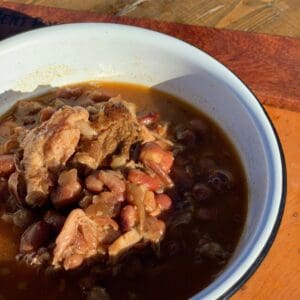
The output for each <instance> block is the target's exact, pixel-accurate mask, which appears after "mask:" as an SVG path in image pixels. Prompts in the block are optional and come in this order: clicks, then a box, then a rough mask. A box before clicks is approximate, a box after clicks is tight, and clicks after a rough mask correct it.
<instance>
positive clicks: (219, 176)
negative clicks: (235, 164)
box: [208, 169, 233, 192]
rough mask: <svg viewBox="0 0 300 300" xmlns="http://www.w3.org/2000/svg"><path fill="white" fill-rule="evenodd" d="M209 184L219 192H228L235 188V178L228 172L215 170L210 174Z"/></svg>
mask: <svg viewBox="0 0 300 300" xmlns="http://www.w3.org/2000/svg"><path fill="white" fill-rule="evenodd" d="M208 183H209V185H210V186H211V187H212V188H213V189H215V190H217V191H219V192H221V191H227V190H230V189H231V188H232V187H233V176H232V174H231V172H229V171H227V170H221V169H217V170H213V171H211V172H210V174H209V177H208Z"/></svg>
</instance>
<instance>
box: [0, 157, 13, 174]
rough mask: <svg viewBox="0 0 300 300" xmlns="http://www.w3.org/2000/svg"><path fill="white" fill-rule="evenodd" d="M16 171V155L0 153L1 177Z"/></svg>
mask: <svg viewBox="0 0 300 300" xmlns="http://www.w3.org/2000/svg"><path fill="white" fill-rule="evenodd" d="M14 171H15V156H14V155H13V154H4V155H0V177H6V176H9V175H10V174H11V173H13V172H14Z"/></svg>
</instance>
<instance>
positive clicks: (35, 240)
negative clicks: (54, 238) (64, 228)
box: [20, 221, 51, 253]
mask: <svg viewBox="0 0 300 300" xmlns="http://www.w3.org/2000/svg"><path fill="white" fill-rule="evenodd" d="M50 237H51V227H50V225H49V224H47V223H46V222H45V221H38V222H36V223H34V224H32V225H31V226H29V227H28V228H27V229H26V230H25V231H24V233H23V234H22V236H21V243H20V252H21V253H28V252H33V251H37V250H38V249H39V248H40V247H42V246H45V245H46V244H47V243H48V242H49V240H50Z"/></svg>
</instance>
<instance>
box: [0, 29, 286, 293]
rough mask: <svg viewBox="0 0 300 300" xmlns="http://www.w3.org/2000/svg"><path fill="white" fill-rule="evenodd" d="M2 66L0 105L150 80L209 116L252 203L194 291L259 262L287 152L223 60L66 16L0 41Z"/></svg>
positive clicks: (239, 275) (226, 288) (234, 280)
mask: <svg viewBox="0 0 300 300" xmlns="http://www.w3.org/2000/svg"><path fill="white" fill-rule="evenodd" d="M245 67H247V66H245ZM0 70H1V79H0V94H1V95H0V97H1V98H0V112H1V113H3V112H4V111H5V110H6V109H7V108H9V107H10V106H11V105H12V103H13V102H14V101H15V100H16V99H18V98H20V97H21V98H26V97H29V96H30V95H32V91H34V90H35V91H34V92H35V93H40V92H43V91H45V90H46V89H48V88H49V87H53V86H60V85H64V84H69V83H75V82H80V81H87V80H106V81H123V82H133V83H140V84H144V85H147V86H151V87H155V88H157V89H160V90H163V91H166V92H169V93H171V94H174V95H176V96H178V97H180V98H183V99H185V101H187V102H190V103H192V104H193V105H194V106H196V107H199V109H201V110H202V111H204V112H205V113H206V114H207V115H209V116H211V117H212V118H213V119H214V120H216V122H217V123H218V124H219V125H220V126H221V127H222V128H223V129H224V130H225V132H226V133H227V134H228V135H229V136H230V138H231V140H232V141H233V143H234V144H235V146H236V147H237V149H238V152H239V153H240V156H241V158H242V161H243V164H244V167H245V170H246V172H247V180H248V185H249V208H248V216H247V221H246V226H245V230H244V232H243V235H242V237H241V240H240V242H239V244H238V247H237V249H236V251H235V254H234V256H233V258H232V259H231V260H230V263H229V264H228V265H227V267H226V268H225V269H224V271H223V272H222V273H221V274H220V275H219V276H218V277H217V278H216V279H215V281H214V282H213V283H211V284H210V285H209V286H208V287H207V288H205V289H204V290H202V291H201V292H199V293H198V294H197V295H195V296H194V297H193V299H216V298H226V297H228V296H230V295H231V294H232V293H233V292H234V291H235V290H237V289H238V288H239V287H240V286H241V284H242V283H243V282H244V281H245V280H246V279H247V278H248V277H249V276H250V275H251V274H252V273H253V271H254V270H255V269H256V268H257V266H258V265H259V263H260V262H261V260H262V259H263V257H264V256H265V255H266V252H267V251H268V249H269V247H270V245H271V243H272V241H273V239H274V236H275V234H276V231H277V229H278V226H279V223H280V219H281V215H282V211H283V206H284V199H285V187H286V182H285V180H286V179H285V178H286V175H285V166H284V159H283V155H282V151H281V147H280V144H279V142H278V138H277V137H276V133H275V131H274V129H273V127H272V124H271V123H270V120H269V119H268V117H267V115H266V113H265V111H264V110H263V108H262V106H261V105H260V104H259V102H258V101H257V99H256V98H255V96H254V95H253V94H252V93H251V92H250V91H249V89H248V88H247V87H246V86H245V85H244V84H243V83H242V82H241V81H240V80H239V79H238V78H237V77H236V76H235V75H234V74H233V73H231V72H230V71H229V70H228V69H227V68H226V67H224V66H223V65H222V64H220V63H219V62H217V61H216V60H214V59H213V58H212V57H210V56H209V55H207V54H206V53H204V52H202V51H200V50H198V49H196V48H194V47H192V46H190V45H188V44H186V43H184V42H182V41H180V40H177V39H175V38H172V37H169V36H166V35H163V34H160V33H156V32H153V31H149V30H145V29H140V28H135V27H130V26H124V25H113V24H70V25H61V26H53V27H48V28H45V29H39V30H35V31H31V32H27V33H24V34H20V35H18V36H15V37H13V38H10V39H7V40H4V41H2V42H0ZM37 87H39V88H38V89H36V88H37Z"/></svg>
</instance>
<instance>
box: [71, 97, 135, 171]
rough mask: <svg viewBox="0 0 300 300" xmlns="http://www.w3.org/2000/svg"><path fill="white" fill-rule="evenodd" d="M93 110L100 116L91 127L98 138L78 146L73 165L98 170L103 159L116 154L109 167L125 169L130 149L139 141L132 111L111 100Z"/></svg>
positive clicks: (121, 101)
mask: <svg viewBox="0 0 300 300" xmlns="http://www.w3.org/2000/svg"><path fill="white" fill-rule="evenodd" d="M96 107H97V109H98V110H99V113H98V115H97V117H96V118H95V120H94V121H93V127H94V128H95V129H96V130H97V131H98V136H97V137H96V138H95V139H92V140H83V141H82V142H80V145H79V152H77V153H76V154H75V157H74V161H75V162H77V163H80V164H83V165H86V166H88V167H89V168H91V169H97V168H98V167H99V166H100V165H101V164H102V162H103V161H104V160H105V158H107V157H108V156H110V155H113V154H115V155H113V156H112V162H111V167H113V168H118V167H121V166H124V165H125V164H126V162H127V161H128V159H129V150H130V146H131V145H132V144H134V143H135V142H136V141H137V140H138V139H139V133H140V125H139V124H138V122H137V119H136V115H135V108H134V106H133V105H132V104H131V103H128V102H126V101H123V100H121V99H120V98H111V99H110V100H109V101H107V102H102V103H98V104H97V106H96ZM116 152H117V153H116Z"/></svg>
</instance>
